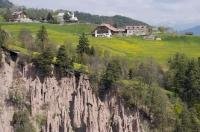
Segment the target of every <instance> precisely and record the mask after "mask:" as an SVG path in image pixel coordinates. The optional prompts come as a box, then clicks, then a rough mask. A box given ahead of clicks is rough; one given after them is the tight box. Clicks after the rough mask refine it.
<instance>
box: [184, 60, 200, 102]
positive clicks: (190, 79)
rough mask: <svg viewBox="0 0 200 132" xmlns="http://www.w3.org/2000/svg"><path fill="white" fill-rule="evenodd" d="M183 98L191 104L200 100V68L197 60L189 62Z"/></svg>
mask: <svg viewBox="0 0 200 132" xmlns="http://www.w3.org/2000/svg"><path fill="white" fill-rule="evenodd" d="M183 99H184V100H185V101H187V102H190V104H191V103H192V102H193V103H194V102H198V101H200V68H199V66H198V62H197V61H195V60H191V61H190V62H189V63H188V68H187V71H186V80H185V88H184V92H183Z"/></svg>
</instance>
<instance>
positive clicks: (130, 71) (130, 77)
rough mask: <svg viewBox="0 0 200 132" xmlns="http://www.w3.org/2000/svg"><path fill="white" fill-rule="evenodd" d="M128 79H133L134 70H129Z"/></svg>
mask: <svg viewBox="0 0 200 132" xmlns="http://www.w3.org/2000/svg"><path fill="white" fill-rule="evenodd" d="M128 78H129V79H133V69H129V72H128Z"/></svg>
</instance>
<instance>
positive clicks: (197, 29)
mask: <svg viewBox="0 0 200 132" xmlns="http://www.w3.org/2000/svg"><path fill="white" fill-rule="evenodd" d="M186 32H193V33H194V35H200V26H195V27H192V28H189V29H186V30H183V31H181V33H186Z"/></svg>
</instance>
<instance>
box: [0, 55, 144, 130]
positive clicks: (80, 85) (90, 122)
mask: <svg viewBox="0 0 200 132" xmlns="http://www.w3.org/2000/svg"><path fill="white" fill-rule="evenodd" d="M30 67H31V65H25V66H24V67H23V69H19V68H17V66H16V62H13V61H11V60H9V63H8V62H6V61H5V55H3V61H2V65H1V68H0V69H1V70H0V132H12V131H13V128H12V125H11V123H10V122H11V121H12V116H13V113H14V111H15V108H14V107H13V106H12V105H8V104H7V103H6V99H8V91H9V89H10V88H11V87H12V85H14V83H15V82H20V85H23V86H24V87H25V89H26V90H27V91H29V92H30V106H31V109H30V110H31V111H30V112H31V118H32V120H33V124H34V126H35V127H36V128H37V129H36V130H37V131H38V132H40V131H42V132H73V131H75V132H141V131H142V129H141V123H140V117H139V113H138V112H137V111H127V110H126V109H125V107H124V106H123V104H122V103H121V101H120V99H118V98H117V97H116V96H113V95H112V96H111V95H108V96H107V97H106V99H105V101H103V102H102V101H101V100H100V99H99V98H98V97H96V96H95V94H94V93H93V91H92V88H91V86H90V82H89V79H88V77H87V76H86V75H80V76H79V77H77V76H74V75H72V76H70V77H66V78H62V79H61V80H59V81H58V80H57V79H56V78H55V77H54V76H52V77H49V78H46V79H45V80H44V81H43V82H41V81H40V79H39V78H38V77H35V78H33V77H31V73H32V71H31V68H30ZM19 80H20V81H19ZM37 115H44V116H45V117H46V119H47V120H46V124H45V126H43V127H42V130H41V129H40V128H39V127H38V126H37V123H36V122H34V117H36V116H37Z"/></svg>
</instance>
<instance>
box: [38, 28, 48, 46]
mask: <svg viewBox="0 0 200 132" xmlns="http://www.w3.org/2000/svg"><path fill="white" fill-rule="evenodd" d="M36 41H37V42H38V45H39V48H40V49H41V50H44V49H45V48H46V46H47V44H48V33H47V30H46V28H45V26H44V25H42V26H41V28H40V30H39V31H38V33H37V40H36Z"/></svg>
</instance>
